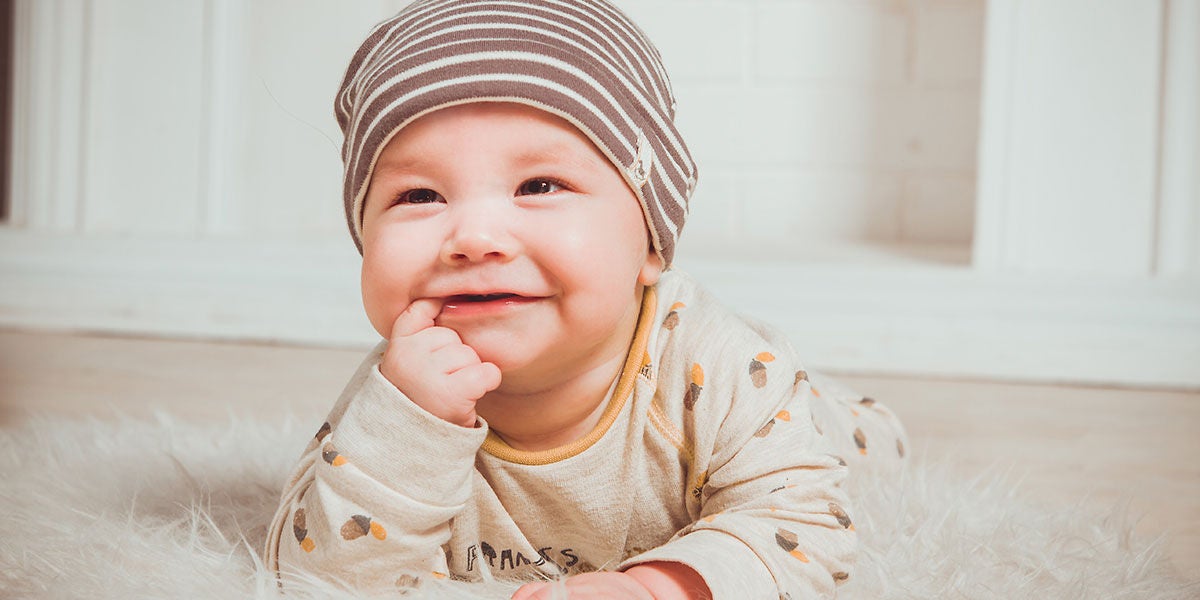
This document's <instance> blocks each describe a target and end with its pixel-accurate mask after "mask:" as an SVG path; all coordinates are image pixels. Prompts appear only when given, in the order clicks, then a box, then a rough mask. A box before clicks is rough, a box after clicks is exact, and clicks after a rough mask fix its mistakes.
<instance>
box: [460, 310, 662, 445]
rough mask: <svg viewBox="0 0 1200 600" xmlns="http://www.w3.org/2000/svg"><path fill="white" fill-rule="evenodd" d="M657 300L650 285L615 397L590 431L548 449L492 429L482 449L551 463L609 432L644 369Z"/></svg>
mask: <svg viewBox="0 0 1200 600" xmlns="http://www.w3.org/2000/svg"><path fill="white" fill-rule="evenodd" d="M657 308H658V301H657V299H656V295H655V293H654V288H653V287H647V288H646V289H645V291H644V292H643V293H642V307H641V313H640V314H639V315H638V324H637V329H636V330H634V333H633V343H632V344H630V346H629V354H628V355H626V356H625V365H624V366H623V367H621V375H620V378H619V379H618V380H617V387H616V389H615V390H613V395H612V399H611V400H609V402H608V406H607V407H605V409H604V414H603V415H600V422H599V423H596V427H594V428H593V429H592V430H591V431H590V432H588V434H587V435H585V436H583V437H582V438H579V439H578V440H575V441H574V442H571V443H570V444H567V445H565V446H559V447H557V448H550V449H548V450H533V451H531V450H517V449H516V448H513V447H512V446H509V445H508V444H507V443H506V442H505V441H504V440H502V439H500V436H498V435H496V434H495V433H494V432H492V431H488V434H487V439H485V440H484V441H483V446H482V448H483V451H484V452H487V453H488V454H491V455H492V456H495V457H496V458H499V459H500V460H506V461H508V462H512V463H517V464H521V465H548V464H550V463H555V462H558V461H560V460H566V459H568V458H571V457H572V456H575V455H577V454H579V453H581V452H583V451H584V450H587V449H588V448H591V447H592V445H593V444H595V443H596V442H598V441H600V438H602V437H604V434H605V433H608V430H609V428H610V427H612V424H613V423H615V422H616V421H617V416H619V415H620V414H621V409H622V408H624V407H625V402H626V401H628V400H629V395H630V394H631V393H633V386H634V384H635V383H636V382H637V376H638V373H640V372H641V370H642V366H643V365H644V364H645V360H646V344H647V343H648V341H649V339H650V331H651V329H653V327H652V324H653V323H654V313H655V312H656V311H657Z"/></svg>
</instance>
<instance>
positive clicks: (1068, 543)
mask: <svg viewBox="0 0 1200 600" xmlns="http://www.w3.org/2000/svg"><path fill="white" fill-rule="evenodd" d="M312 420H313V419H306V420H305V421H304V423H303V424H299V423H298V421H297V420H288V421H287V422H270V423H263V422H250V421H234V422H229V423H224V424H219V425H214V424H205V425H199V424H194V423H188V422H180V421H177V420H174V419H172V418H170V417H167V416H160V417H159V418H158V419H157V420H155V421H139V420H131V419H130V420H120V421H115V422H112V421H103V422H102V421H64V420H56V419H50V418H42V419H34V420H32V421H29V422H27V423H25V424H23V425H20V426H17V427H10V428H8V429H4V430H0V597H3V598H83V597H88V598H95V597H101V598H189V599H192V598H254V597H269V596H273V595H274V593H275V592H274V590H275V586H274V582H273V580H272V579H271V577H270V576H269V575H267V574H266V573H265V572H264V571H263V569H262V567H261V563H260V560H259V552H260V549H261V546H262V542H263V538H264V536H265V535H266V527H267V524H268V522H269V520H270V518H271V514H272V511H273V510H274V508H275V503H276V499H277V494H278V491H279V489H280V486H281V485H282V483H283V478H284V477H285V476H286V473H287V471H288V470H289V469H290V467H291V466H292V463H293V461H294V460H295V459H296V457H297V456H298V453H299V452H300V450H301V448H302V447H303V445H304V444H305V443H306V442H307V438H308V437H310V436H311V435H312V431H311V429H312V428H311V427H310V426H309V425H311V423H310V422H309V421H312ZM954 472H955V470H954V469H952V468H950V467H948V466H946V465H944V464H942V465H931V463H930V462H929V461H926V460H922V459H921V458H919V457H918V458H916V459H915V460H914V462H913V463H912V464H911V465H910V468H909V471H908V473H907V474H906V475H905V477H904V478H903V479H902V480H900V481H896V482H892V483H888V484H882V485H877V486H876V487H863V486H862V484H856V485H852V489H851V491H852V493H855V494H857V496H858V498H859V500H858V508H857V511H856V519H855V523H856V526H857V527H858V530H859V532H860V534H861V538H862V542H863V548H862V553H861V556H860V558H859V564H858V568H857V569H856V570H855V572H854V573H853V576H852V578H851V580H850V582H848V583H847V584H846V585H845V586H843V587H842V588H841V589H842V597H844V598H1004V599H1008V598H1080V599H1083V598H1088V599H1090V598H1156V599H1157V598H1166V599H1174V598H1179V599H1182V598H1197V597H1200V582H1192V583H1191V584H1190V585H1189V584H1187V583H1185V582H1181V581H1178V580H1176V579H1173V578H1172V577H1171V576H1170V575H1169V574H1168V573H1169V572H1170V571H1169V569H1168V567H1167V564H1166V561H1165V559H1164V558H1163V555H1162V551H1161V549H1160V548H1159V547H1158V545H1156V544H1154V543H1146V542H1144V541H1142V540H1139V539H1136V538H1134V537H1133V536H1132V534H1131V533H1130V532H1131V530H1132V520H1131V519H1130V518H1129V517H1128V516H1126V515H1125V514H1123V512H1122V511H1119V510H1114V511H1113V512H1112V514H1110V515H1108V516H1106V517H1098V516H1094V515H1088V514H1085V513H1084V512H1083V511H1079V510H1059V511H1048V510H1045V509H1042V508H1039V507H1038V506H1036V505H1035V504H1032V503H1030V502H1029V501H1027V500H1025V499H1024V498H1023V497H1022V495H1021V494H1020V493H1018V492H1017V491H1015V490H1014V485H1013V484H1012V482H1011V480H1010V479H1009V478H1005V477H1003V476H999V475H998V474H997V473H994V472H993V473H981V474H978V475H977V476H975V477H973V478H971V479H969V480H964V479H962V478H961V477H957V476H955V475H954ZM512 589H513V586H511V585H507V584H496V585H494V586H482V587H481V586H465V585H463V584H452V583H451V584H447V585H445V586H443V587H438V588H433V589H426V590H425V591H426V595H427V596H428V597H432V598H468V597H469V598H505V597H507V596H506V594H507V592H509V591H511V590H512ZM299 591H301V592H303V593H300V594H297V595H299V596H303V597H334V596H336V595H337V594H335V593H333V592H331V591H330V590H327V589H321V588H320V587H319V586H317V585H306V586H300V588H299ZM289 597H291V595H289Z"/></svg>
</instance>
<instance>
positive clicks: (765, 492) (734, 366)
mask: <svg viewBox="0 0 1200 600" xmlns="http://www.w3.org/2000/svg"><path fill="white" fill-rule="evenodd" d="M714 330H715V328H710V332H713V331H714ZM731 338H732V339H726V340H720V339H712V342H713V343H712V344H710V347H712V346H716V347H720V348H723V350H722V351H720V352H719V353H713V352H709V353H706V354H703V355H701V356H700V357H698V358H696V360H697V362H696V363H695V365H697V366H693V367H692V370H693V371H694V372H703V373H704V374H705V376H704V379H703V382H699V383H698V382H697V379H698V378H697V377H696V375H695V374H693V375H692V383H691V384H690V389H689V390H688V391H687V392H686V393H685V397H686V398H688V400H689V401H690V405H691V408H688V407H687V406H685V407H684V408H683V412H684V414H685V421H684V423H685V426H684V432H685V435H687V436H688V437H690V439H691V441H692V448H693V449H692V453H693V456H691V457H685V460H687V461H688V462H689V463H690V468H689V470H688V481H689V482H691V485H692V486H693V487H692V489H690V490H689V491H690V494H689V498H688V500H687V501H688V503H689V510H690V511H691V514H692V515H693V516H694V518H695V520H694V522H692V523H691V524H689V525H688V526H686V527H685V528H683V529H682V530H681V531H680V532H678V533H677V534H676V535H675V536H674V537H673V538H672V539H671V540H670V541H668V542H667V543H666V544H664V545H662V546H660V547H658V548H655V549H652V550H650V551H648V552H645V553H643V554H640V555H638V556H636V557H633V558H632V559H630V560H629V561H627V562H626V563H625V564H623V565H621V567H620V568H622V569H624V568H628V567H631V566H633V565H636V564H642V563H647V562H654V561H667V562H680V563H684V564H686V565H688V566H690V567H692V568H693V569H695V570H696V571H697V572H698V573H699V574H700V575H701V576H702V577H703V578H704V580H705V582H706V583H707V584H708V586H709V588H710V590H711V591H712V593H713V598H715V599H717V600H723V599H734V598H795V599H799V598H825V597H832V596H834V595H835V593H836V592H835V589H836V587H837V586H838V585H839V584H841V583H842V582H844V581H846V580H848V579H849V577H850V573H851V571H852V565H853V562H854V557H855V553H856V550H857V540H856V534H855V531H854V525H853V523H852V521H851V517H850V513H851V508H850V506H849V502H848V499H847V495H846V492H845V490H844V489H843V488H842V482H843V480H844V479H845V478H846V474H847V471H846V462H845V460H843V459H842V458H840V457H838V456H835V453H834V452H833V451H832V450H831V448H830V446H829V445H828V444H827V443H826V441H825V439H824V438H823V436H822V434H820V433H818V431H817V429H816V428H815V427H814V424H813V420H812V412H811V406H810V404H811V401H812V399H813V393H812V390H811V386H810V385H809V382H808V381H807V376H806V374H805V372H804V370H803V369H802V368H801V367H800V365H799V361H797V360H796V359H795V358H794V356H793V354H792V352H791V351H790V345H788V344H787V343H786V342H782V343H781V344H771V343H769V342H768V341H767V340H764V339H762V338H757V340H756V339H750V340H747V339H746V336H737V335H733V336H731ZM710 339H711V338H710ZM688 360H689V361H691V360H692V357H689V359H688ZM704 363H707V364H704ZM685 366H686V365H685ZM684 370H685V371H686V370H687V369H686V368H685V369H684ZM660 391H661V390H660ZM676 394H677V392H670V395H676Z"/></svg>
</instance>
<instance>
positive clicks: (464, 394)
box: [450, 362, 500, 400]
mask: <svg viewBox="0 0 1200 600" xmlns="http://www.w3.org/2000/svg"><path fill="white" fill-rule="evenodd" d="M450 384H451V387H452V388H453V391H454V393H455V394H456V395H458V396H459V397H461V398H467V399H470V400H478V399H480V398H482V397H483V395H484V394H486V393H488V392H490V391H492V390H494V389H496V388H498V387H500V367H497V366H496V365H494V364H492V363H487V362H485V363H478V364H473V365H469V366H466V367H463V368H461V369H459V370H457V371H455V372H453V373H451V374H450Z"/></svg>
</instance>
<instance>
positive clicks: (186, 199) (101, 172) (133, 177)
mask: <svg viewBox="0 0 1200 600" xmlns="http://www.w3.org/2000/svg"><path fill="white" fill-rule="evenodd" d="M204 16H205V11H204V4H203V3H200V2H161V1H159V0H122V1H121V2H95V3H93V5H92V8H91V14H90V19H89V21H88V24H87V26H88V35H89V36H90V40H91V43H90V53H89V56H88V62H87V72H86V82H87V96H86V99H87V105H86V106H87V111H86V113H85V124H84V125H85V127H84V136H83V144H82V145H83V154H84V157H85V158H84V177H83V189H84V190H85V193H86V201H85V204H84V210H83V226H84V228H85V230H87V231H90V232H104V233H132V232H136V233H153V234H162V233H170V234H196V233H198V232H199V223H198V217H199V216H200V214H201V212H200V190H201V189H202V187H203V185H204V184H203V182H202V180H201V162H200V157H201V155H202V152H203V149H204V144H205V133H204V130H203V128H202V124H203V123H204V122H205V119H204V112H205V104H204V103H205V101H206V96H207V90H206V89H205V87H204V72H205V56H204V52H203V50H204V45H203V40H204V29H205V25H206V24H205V19H204Z"/></svg>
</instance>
